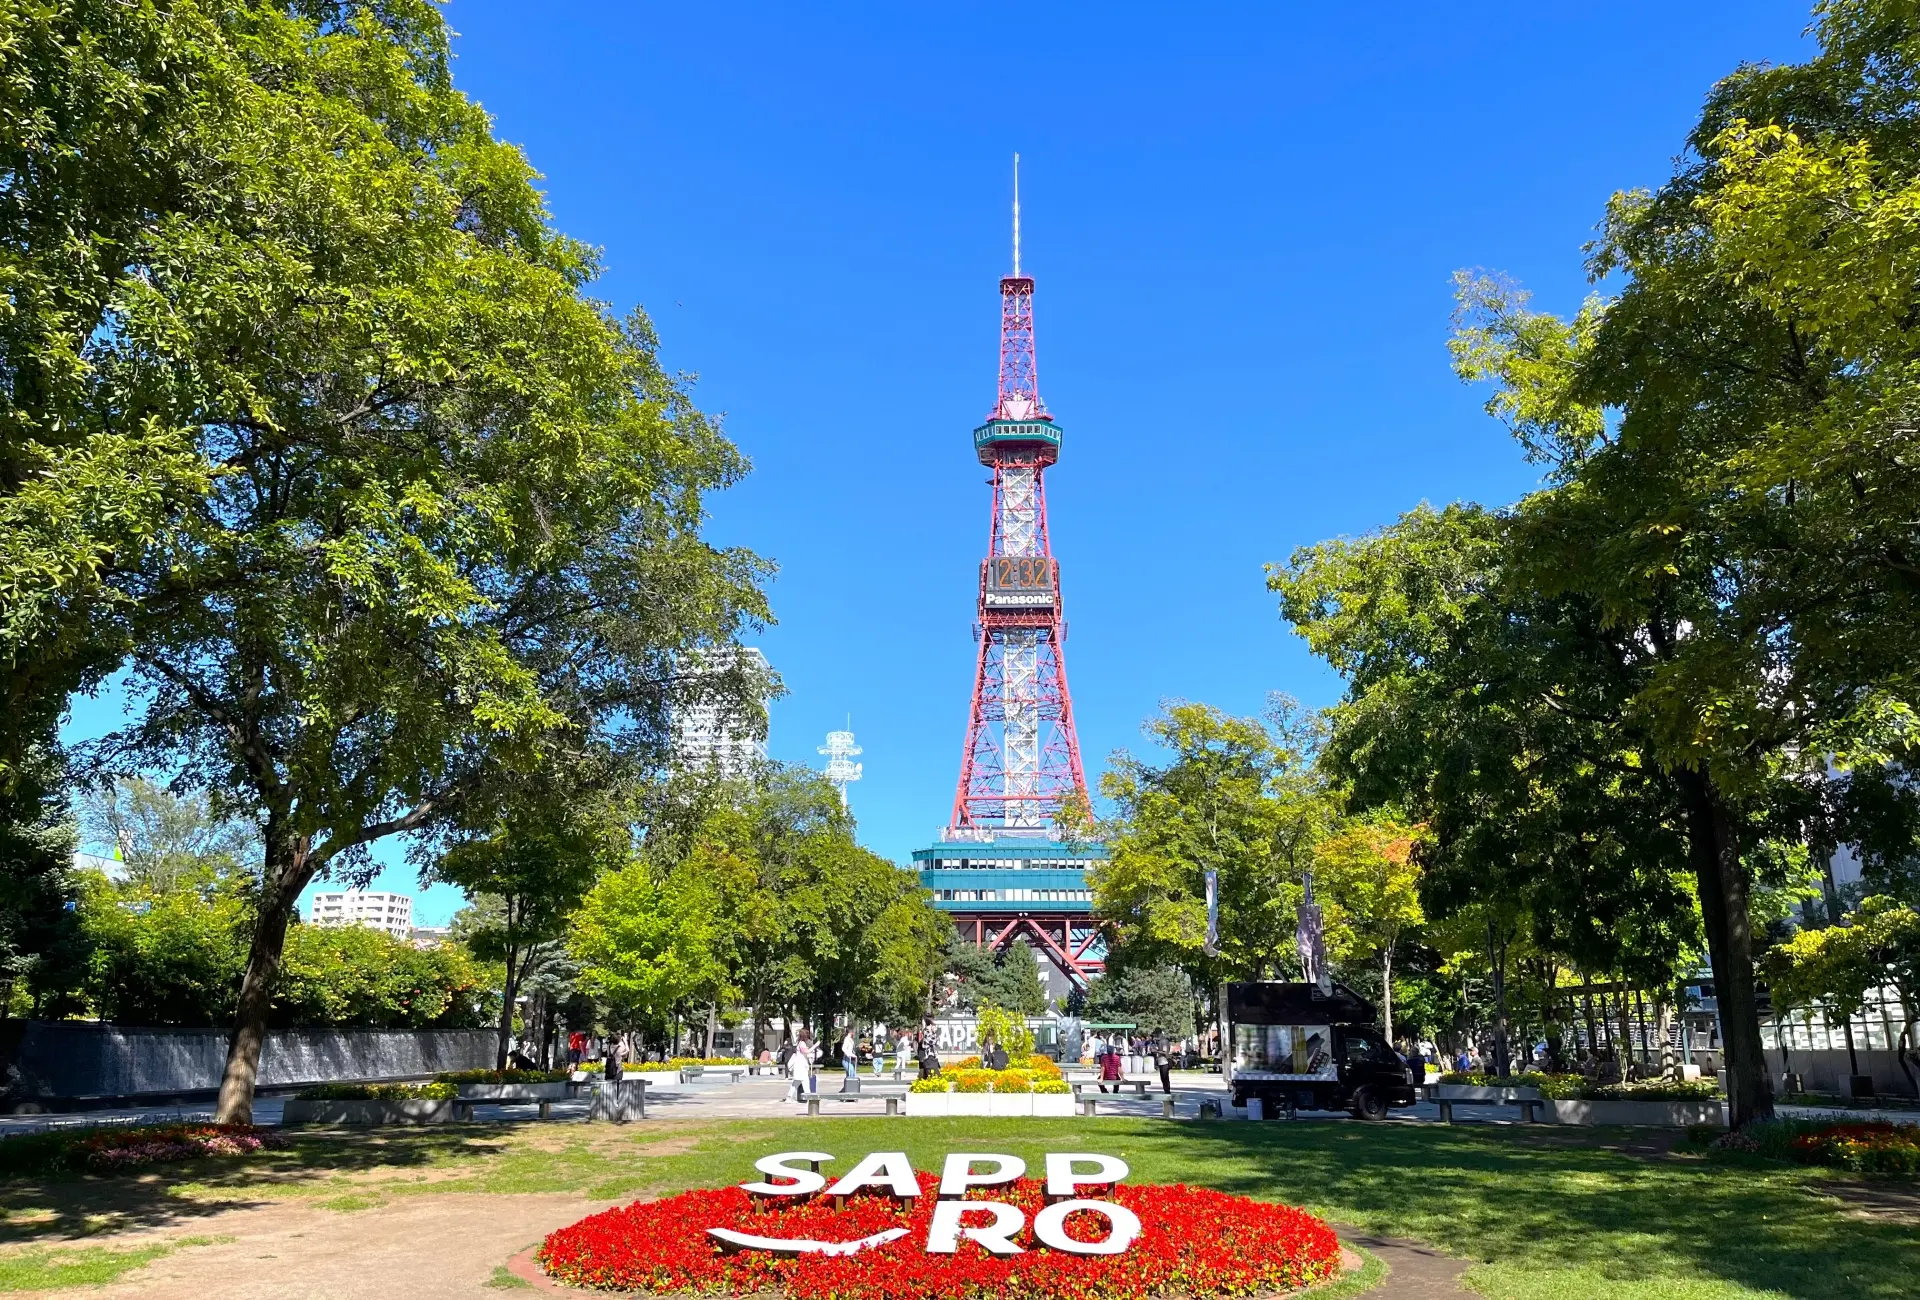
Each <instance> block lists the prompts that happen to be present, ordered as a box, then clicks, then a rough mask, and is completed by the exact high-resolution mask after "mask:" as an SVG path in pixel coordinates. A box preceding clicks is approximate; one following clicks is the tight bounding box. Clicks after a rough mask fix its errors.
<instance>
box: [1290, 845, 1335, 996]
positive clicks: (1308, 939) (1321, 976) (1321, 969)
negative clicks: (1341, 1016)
mask: <svg viewBox="0 0 1920 1300" xmlns="http://www.w3.org/2000/svg"><path fill="white" fill-rule="evenodd" d="M1301 879H1302V882H1303V883H1304V884H1305V886H1306V892H1305V896H1304V897H1303V898H1302V899H1301V901H1300V916H1299V923H1298V924H1297V925H1296V926H1295V927H1294V931H1293V943H1294V948H1295V950H1296V951H1297V952H1298V953H1299V954H1300V978H1301V980H1302V981H1303V982H1304V983H1307V984H1311V985H1313V986H1314V988H1315V989H1317V990H1318V991H1319V994H1320V996H1321V997H1323V998H1324V997H1327V996H1328V995H1329V994H1331V993H1332V992H1333V972H1332V971H1330V970H1328V969H1327V938H1326V934H1325V932H1324V930H1323V929H1322V924H1321V919H1320V905H1319V904H1318V903H1316V902H1314V901H1313V873H1312V872H1311V871H1309V872H1305V873H1304V874H1303V875H1302V877H1301Z"/></svg>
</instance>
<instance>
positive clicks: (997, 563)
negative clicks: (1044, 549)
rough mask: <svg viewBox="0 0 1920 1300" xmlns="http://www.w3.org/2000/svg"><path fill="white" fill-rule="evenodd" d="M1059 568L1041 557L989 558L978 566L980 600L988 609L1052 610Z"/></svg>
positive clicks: (1048, 558) (1053, 562)
mask: <svg viewBox="0 0 1920 1300" xmlns="http://www.w3.org/2000/svg"><path fill="white" fill-rule="evenodd" d="M1059 579H1060V566H1059V564H1058V563H1056V562H1055V561H1054V560H1053V559H1052V558H1051V557H1050V556H1045V555H990V556H988V557H987V558H986V560H984V561H983V562H982V563H981V565H980V599H981V602H982V604H983V605H985V607H986V608H988V609H1052V608H1053V607H1054V605H1055V604H1056V603H1057V600H1058V597H1057V592H1058V588H1059Z"/></svg>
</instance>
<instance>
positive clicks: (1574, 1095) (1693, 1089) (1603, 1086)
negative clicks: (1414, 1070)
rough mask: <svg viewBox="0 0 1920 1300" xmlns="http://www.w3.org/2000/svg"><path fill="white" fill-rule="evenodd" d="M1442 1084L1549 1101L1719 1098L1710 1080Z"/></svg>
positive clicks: (1531, 1076)
mask: <svg viewBox="0 0 1920 1300" xmlns="http://www.w3.org/2000/svg"><path fill="white" fill-rule="evenodd" d="M1440 1082H1442V1083H1463V1084H1467V1085H1469V1086H1471V1087H1476V1088H1537V1089H1539V1090H1540V1095H1541V1096H1542V1097H1545V1098H1547V1099H1548V1100H1549V1101H1706V1100H1710V1099H1712V1098H1714V1097H1718V1096H1719V1095H1720V1086H1719V1085H1718V1084H1717V1083H1715V1082H1714V1081H1713V1080H1711V1079H1642V1080H1640V1081H1639V1082H1637V1083H1591V1082H1589V1081H1588V1080H1587V1079H1586V1078H1585V1077H1584V1076H1582V1075H1578V1074H1541V1073H1539V1072H1538V1071H1534V1070H1527V1071H1523V1072H1521V1073H1519V1074H1514V1075H1510V1076H1508V1077H1507V1078H1505V1079H1502V1078H1501V1077H1500V1076H1498V1075H1495V1074H1463V1073H1461V1072H1460V1071H1458V1070H1452V1071H1449V1072H1448V1073H1446V1074H1443V1075H1441V1076H1440Z"/></svg>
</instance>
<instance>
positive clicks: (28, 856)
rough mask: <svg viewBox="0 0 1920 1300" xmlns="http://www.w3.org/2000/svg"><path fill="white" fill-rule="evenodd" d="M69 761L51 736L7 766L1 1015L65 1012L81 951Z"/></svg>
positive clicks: (0, 785)
mask: <svg viewBox="0 0 1920 1300" xmlns="http://www.w3.org/2000/svg"><path fill="white" fill-rule="evenodd" d="M65 780H66V766H65V763H64V761H63V760H62V756H61V754H60V751H59V749H58V748H57V747H56V746H55V745H54V744H53V743H52V742H51V740H50V739H48V740H45V741H43V742H42V743H40V744H38V745H36V746H33V747H29V748H25V749H22V750H21V751H20V752H19V753H18V754H17V755H16V757H15V760H14V762H13V764H12V765H11V766H10V767H7V768H5V769H0V1019H4V1018H6V1017H8V1016H11V1015H12V1014H14V1011H15V1010H16V1007H15V1002H16V1000H17V1001H18V1002H19V1003H20V1006H19V1007H18V1008H17V1009H18V1010H21V1011H31V1012H34V1013H36V1014H37V1013H39V1012H42V1011H51V1012H53V1013H54V1014H63V1013H64V1012H65V1010H66V1009H67V1008H65V1007H64V1006H63V1005H61V1002H62V998H63V997H64V996H65V995H66V994H68V993H69V992H70V991H71V990H72V989H74V987H75V986H76V985H77V984H78V982H79V979H80V963H81V960H82V952H81V948H80V936H79V934H78V926H77V924H76V920H75V917H74V914H73V913H72V912H70V911H69V910H67V909H68V904H69V903H71V902H73V901H74V898H75V882H74V879H73V877H74V873H73V871H72V869H71V868H72V865H73V849H74V838H75V837H74V829H73V824H72V822H71V820H70V819H69V816H68V813H67V806H66V799H65V797H64V785H65Z"/></svg>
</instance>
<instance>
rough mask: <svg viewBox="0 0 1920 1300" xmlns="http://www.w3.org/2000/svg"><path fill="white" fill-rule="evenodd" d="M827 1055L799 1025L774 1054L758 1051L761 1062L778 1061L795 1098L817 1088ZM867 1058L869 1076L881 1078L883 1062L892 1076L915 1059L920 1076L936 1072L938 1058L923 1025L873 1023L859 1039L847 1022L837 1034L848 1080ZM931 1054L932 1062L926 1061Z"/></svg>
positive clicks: (824, 1047)
mask: <svg viewBox="0 0 1920 1300" xmlns="http://www.w3.org/2000/svg"><path fill="white" fill-rule="evenodd" d="M826 1056H827V1045H826V1044H825V1043H824V1042H821V1041H819V1040H817V1039H815V1038H814V1036H813V1030H812V1029H811V1028H808V1027H807V1026H804V1025H803V1026H801V1029H800V1032H799V1034H798V1035H796V1036H795V1037H793V1038H792V1039H789V1040H787V1041H785V1042H782V1043H781V1044H780V1050H779V1052H777V1053H773V1052H765V1051H763V1052H761V1053H760V1059H761V1060H762V1061H765V1062H768V1063H773V1064H778V1065H779V1066H780V1069H781V1071H782V1072H783V1073H784V1074H785V1075H786V1077H787V1078H788V1079H790V1080H792V1081H793V1096H794V1099H795V1100H796V1101H797V1100H799V1099H800V1098H802V1097H804V1096H805V1095H806V1094H807V1093H809V1092H812V1093H818V1092H819V1091H820V1063H821V1061H822V1060H823V1059H825V1058H826ZM863 1056H864V1057H866V1058H868V1060H870V1062H871V1063H872V1066H873V1077H874V1078H876V1079H879V1078H884V1077H885V1072H886V1067H887V1061H888V1060H889V1058H891V1060H892V1062H893V1073H894V1077H895V1078H899V1077H901V1076H903V1075H905V1074H906V1072H907V1066H908V1064H909V1063H910V1062H915V1061H917V1062H918V1063H919V1066H920V1077H921V1078H923V1079H924V1078H926V1077H927V1076H928V1075H929V1074H937V1073H939V1071H940V1058H939V1056H938V1054H936V1053H935V1052H934V1050H933V1044H932V1040H931V1037H930V1035H929V1034H928V1032H927V1029H926V1027H923V1029H922V1031H921V1032H920V1033H918V1034H915V1033H914V1032H913V1031H911V1030H907V1029H896V1030H893V1031H891V1032H889V1031H888V1029H887V1027H886V1026H885V1025H879V1026H876V1027H875V1029H874V1031H873V1034H872V1036H871V1037H870V1038H865V1039H863V1038H862V1037H861V1036H860V1035H859V1034H858V1033H856V1032H855V1030H854V1027H853V1025H852V1024H848V1025H847V1027H846V1029H845V1031H844V1032H843V1033H842V1034H841V1037H840V1068H841V1069H842V1070H844V1071H845V1072H846V1077H847V1078H849V1079H857V1078H859V1076H860V1060H861V1058H862V1057H863ZM929 1057H931V1061H932V1064H931V1065H929V1064H928V1060H929Z"/></svg>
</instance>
